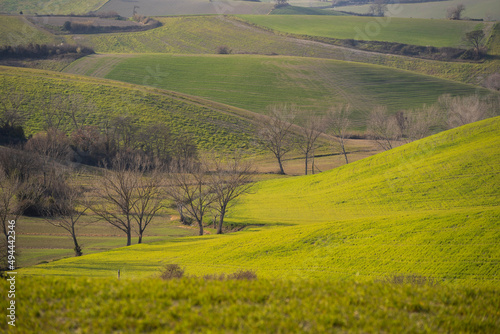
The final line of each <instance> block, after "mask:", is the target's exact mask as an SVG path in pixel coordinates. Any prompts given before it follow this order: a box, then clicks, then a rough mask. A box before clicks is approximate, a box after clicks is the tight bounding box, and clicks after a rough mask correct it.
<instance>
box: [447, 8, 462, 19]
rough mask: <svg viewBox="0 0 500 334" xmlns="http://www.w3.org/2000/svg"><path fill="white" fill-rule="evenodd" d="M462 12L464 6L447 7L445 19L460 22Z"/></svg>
mask: <svg viewBox="0 0 500 334" xmlns="http://www.w3.org/2000/svg"><path fill="white" fill-rule="evenodd" d="M464 10H465V5H464V4H459V5H456V6H453V7H448V9H447V11H446V18H447V19H450V20H460V19H461V18H462V12H463V11H464Z"/></svg>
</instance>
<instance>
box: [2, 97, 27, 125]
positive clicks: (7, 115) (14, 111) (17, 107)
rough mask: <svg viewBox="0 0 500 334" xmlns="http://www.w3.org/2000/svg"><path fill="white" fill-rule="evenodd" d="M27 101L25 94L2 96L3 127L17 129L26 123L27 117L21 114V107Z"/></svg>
mask: <svg viewBox="0 0 500 334" xmlns="http://www.w3.org/2000/svg"><path fill="white" fill-rule="evenodd" d="M25 99H26V98H25V96H24V94H23V93H15V94H2V95H1V96H0V107H1V108H2V110H1V111H2V114H1V115H0V119H1V121H2V124H1V125H2V126H5V127H15V126H19V125H22V124H23V123H24V119H25V117H24V116H23V115H22V114H21V106H22V104H23V102H24V100H25Z"/></svg>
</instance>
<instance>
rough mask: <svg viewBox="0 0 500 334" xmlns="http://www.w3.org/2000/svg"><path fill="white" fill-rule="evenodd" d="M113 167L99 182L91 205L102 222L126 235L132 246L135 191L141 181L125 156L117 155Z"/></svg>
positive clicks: (128, 242)
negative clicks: (94, 199)
mask: <svg viewBox="0 0 500 334" xmlns="http://www.w3.org/2000/svg"><path fill="white" fill-rule="evenodd" d="M112 166H113V170H105V171H104V175H103V176H102V178H99V179H98V180H97V182H98V183H99V184H98V185H97V186H96V187H97V189H96V194H95V198H96V201H95V202H94V203H93V204H92V205H91V210H92V212H94V214H95V215H96V216H97V217H99V219H100V220H102V221H105V222H107V223H109V224H110V225H112V226H114V227H116V228H117V229H119V230H120V231H122V232H123V233H125V235H126V236H127V246H130V245H131V244H132V227H133V225H132V224H133V222H134V220H133V219H134V218H133V214H134V205H135V202H136V201H137V198H136V197H135V196H134V195H135V194H134V189H136V188H137V186H138V181H139V180H138V178H137V176H136V174H135V173H134V171H132V170H130V166H129V161H128V159H126V158H125V157H124V156H123V155H117V156H116V157H115V158H114V159H113V160H112ZM104 167H107V166H106V165H104Z"/></svg>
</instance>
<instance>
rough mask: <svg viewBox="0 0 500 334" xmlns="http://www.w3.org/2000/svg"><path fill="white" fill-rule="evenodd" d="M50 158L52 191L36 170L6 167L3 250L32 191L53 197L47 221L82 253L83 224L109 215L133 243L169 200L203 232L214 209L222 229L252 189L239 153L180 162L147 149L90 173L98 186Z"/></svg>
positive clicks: (0, 205)
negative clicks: (179, 164) (10, 225)
mask: <svg viewBox="0 0 500 334" xmlns="http://www.w3.org/2000/svg"><path fill="white" fill-rule="evenodd" d="M15 154H19V152H16V150H11V151H10V152H9V156H12V155H15ZM20 154H26V152H21V153H20ZM30 154H31V155H33V153H30ZM3 160H5V159H2V161H3ZM48 164H50V163H49V162H48V163H47V164H45V165H44V166H43V168H42V169H43V170H45V171H48V170H52V171H55V173H53V175H54V176H55V177H54V178H55V179H57V180H58V183H57V186H56V187H55V188H54V189H55V190H54V189H52V188H50V189H52V190H54V191H52V192H51V193H50V194H48V195H49V196H48V197H47V196H45V197H44V194H47V189H49V188H47V187H44V186H43V183H37V182H33V180H34V179H37V178H38V177H39V175H38V174H37V173H35V172H33V171H30V172H29V173H28V174H26V175H25V176H23V175H22V174H21V173H19V172H18V171H17V170H16V169H8V170H5V169H3V168H2V169H0V219H1V226H2V232H3V236H4V238H3V240H2V242H1V244H2V252H5V251H6V250H7V248H6V246H7V244H6V242H7V225H8V221H9V220H12V219H15V220H17V219H18V218H19V217H20V215H21V214H23V213H25V211H26V209H27V207H28V206H29V205H30V201H32V200H33V199H34V198H37V199H41V198H43V200H45V201H49V202H51V205H50V206H43V208H44V212H43V216H44V217H45V220H46V221H47V222H48V223H50V224H52V225H54V226H56V227H60V228H63V229H64V230H66V231H67V232H68V233H69V235H70V236H71V238H72V240H73V243H74V251H75V256H80V255H82V247H81V245H80V244H79V242H78V238H77V235H78V227H79V226H82V225H84V224H88V223H94V222H97V221H102V222H106V223H108V224H110V225H111V226H113V227H114V228H116V229H118V230H120V231H122V232H123V233H124V234H125V235H126V238H127V246H128V245H131V244H132V236H133V234H134V233H135V234H136V235H137V236H138V243H142V240H143V236H144V232H145V230H146V228H147V227H148V226H149V225H150V224H151V222H152V221H153V219H154V218H155V217H156V216H157V215H158V214H159V213H160V211H162V210H164V209H165V208H167V207H168V203H171V204H173V205H174V206H175V207H176V208H177V209H178V210H179V211H180V213H181V216H182V219H183V220H184V221H186V220H188V217H189V219H192V220H194V221H196V222H197V224H198V227H199V234H200V235H203V227H204V223H205V221H206V218H205V216H206V215H207V213H208V212H212V213H215V215H216V216H218V222H217V233H223V228H224V218H225V216H226V213H227V212H228V210H229V209H230V207H231V206H232V204H233V203H234V201H235V199H236V198H238V197H239V196H240V195H241V194H243V193H245V192H247V191H248V190H249V188H250V185H251V182H252V176H253V171H252V167H251V165H250V164H249V163H246V162H244V161H243V160H241V159H239V158H234V159H226V160H224V159H222V158H219V157H206V158H203V159H197V160H195V159H192V160H191V161H190V163H189V164H186V165H183V166H182V168H180V169H179V168H177V167H176V168H171V166H168V165H166V164H164V163H162V162H161V161H160V160H159V159H153V158H150V157H147V156H144V155H139V154H137V155H135V156H131V155H117V156H116V157H114V158H113V160H112V168H107V167H108V166H107V165H106V164H105V163H103V167H105V168H103V169H102V170H100V171H99V174H94V175H93V176H92V181H93V182H91V183H92V185H91V186H87V187H83V186H81V185H79V184H75V183H76V182H77V180H79V178H78V176H77V175H75V174H74V173H72V172H71V171H69V170H66V171H65V170H63V168H62V167H61V166H59V165H57V163H52V167H51V168H49V167H48ZM46 174H47V172H44V174H43V175H44V177H45V175H46ZM51 175H52V174H51ZM214 224H215V223H214ZM2 258H4V257H2Z"/></svg>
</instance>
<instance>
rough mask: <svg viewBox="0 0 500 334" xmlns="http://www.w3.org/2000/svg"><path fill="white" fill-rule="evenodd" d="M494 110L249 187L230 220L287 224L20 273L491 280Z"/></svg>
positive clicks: (498, 268) (496, 221) (494, 276)
mask: <svg viewBox="0 0 500 334" xmlns="http://www.w3.org/2000/svg"><path fill="white" fill-rule="evenodd" d="M499 125H500V118H499V117H497V118H494V119H489V120H485V121H481V122H478V123H476V124H472V125H468V126H465V127H462V128H458V129H453V130H450V131H446V132H443V133H440V134H438V135H435V136H432V137H429V138H426V139H424V140H421V141H417V142H414V143H411V144H409V145H406V146H402V147H399V148H397V149H394V150H391V151H388V152H385V153H382V154H379V155H376V156H373V157H370V158H367V159H364V160H361V161H358V162H355V163H352V164H349V165H347V166H345V167H342V168H337V169H334V170H332V171H329V172H325V173H322V174H319V175H315V176H309V177H296V178H292V179H288V180H271V181H265V182H262V183H259V184H258V185H257V186H256V188H255V192H254V193H253V194H250V195H247V196H246V198H244V199H243V201H242V203H240V204H239V205H238V206H237V207H235V208H234V210H233V211H232V213H231V217H232V218H231V219H230V221H233V222H244V223H247V224H248V223H250V224H252V223H254V224H257V223H260V224H285V225H286V224H293V225H296V226H288V227H268V228H264V229H263V230H260V231H259V230H256V229H254V230H250V231H246V232H240V233H236V234H232V235H226V236H209V237H206V236H205V237H203V238H183V239H179V240H177V242H171V243H158V244H149V245H138V246H134V247H128V248H121V249H117V250H114V251H111V252H107V253H100V254H92V255H89V256H84V257H82V258H78V259H65V260H61V261H57V262H53V263H50V264H47V265H41V266H36V267H32V268H26V269H24V270H22V271H21V272H22V273H23V274H26V275H28V274H29V275H42V274H43V275H89V276H112V275H114V274H115V273H116V270H118V269H122V270H123V272H124V273H125V275H127V276H128V277H144V276H148V275H152V274H154V273H155V272H157V270H158V268H159V267H160V266H161V265H162V264H163V263H172V262H174V263H180V264H181V265H183V266H185V267H186V269H187V272H188V273H189V274H204V273H213V272H232V271H235V270H236V269H238V268H249V269H254V270H256V271H257V272H258V274H259V275H260V276H262V277H286V278H311V277H315V278H330V279H331V278H337V279H338V278H355V277H358V278H359V279H368V278H374V277H381V276H385V275H390V274H394V273H406V274H411V273H413V274H421V275H426V276H434V277H438V278H443V279H446V280H447V281H454V282H462V283H465V282H469V283H473V284H480V285H483V284H484V285H491V286H498V275H499V274H500V263H499V261H500V247H498V242H497V241H498V238H499V237H500V228H499V227H500V211H499V207H498V203H499V193H498V189H499V188H500V187H499V186H500V179H499V174H498V165H499V162H500V151H499V149H498V128H499Z"/></svg>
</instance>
